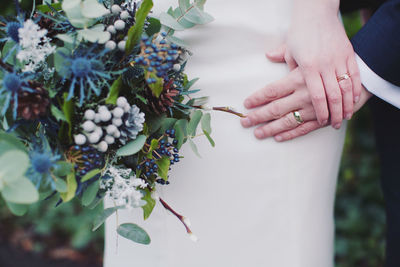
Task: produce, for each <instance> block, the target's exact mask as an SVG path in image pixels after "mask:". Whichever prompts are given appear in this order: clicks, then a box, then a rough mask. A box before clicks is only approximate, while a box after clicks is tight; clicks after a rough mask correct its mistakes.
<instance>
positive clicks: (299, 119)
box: [293, 111, 304, 124]
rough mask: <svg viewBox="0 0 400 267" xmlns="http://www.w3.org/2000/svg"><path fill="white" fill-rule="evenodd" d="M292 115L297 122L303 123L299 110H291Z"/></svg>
mask: <svg viewBox="0 0 400 267" xmlns="http://www.w3.org/2000/svg"><path fill="white" fill-rule="evenodd" d="M293 116H294V118H295V119H296V121H297V123H298V124H303V123H304V120H303V118H302V117H301V115H300V112H299V111H293Z"/></svg>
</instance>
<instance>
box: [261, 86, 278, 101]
mask: <svg viewBox="0 0 400 267" xmlns="http://www.w3.org/2000/svg"><path fill="white" fill-rule="evenodd" d="M263 97H264V98H266V99H275V98H277V97H278V90H276V88H275V87H266V88H265V89H264V91H263Z"/></svg>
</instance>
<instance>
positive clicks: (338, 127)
mask: <svg viewBox="0 0 400 267" xmlns="http://www.w3.org/2000/svg"><path fill="white" fill-rule="evenodd" d="M340 126H342V124H341V123H337V124H335V125H334V126H333V127H334V128H335V129H337V130H339V129H340Z"/></svg>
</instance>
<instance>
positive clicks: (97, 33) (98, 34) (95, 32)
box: [77, 24, 111, 44]
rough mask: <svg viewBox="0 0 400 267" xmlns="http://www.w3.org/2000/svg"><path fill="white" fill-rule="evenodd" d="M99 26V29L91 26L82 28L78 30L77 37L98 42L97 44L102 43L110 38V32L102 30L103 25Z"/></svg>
mask: <svg viewBox="0 0 400 267" xmlns="http://www.w3.org/2000/svg"><path fill="white" fill-rule="evenodd" d="M98 25H101V26H100V27H101V28H102V29H101V30H99V29H100V28H99V27H96V28H94V27H92V28H90V29H83V30H78V31H77V32H78V39H84V40H86V41H88V42H91V43H99V44H104V43H105V42H107V41H108V40H110V38H111V34H110V33H109V32H107V31H104V26H102V24H98ZM98 25H96V26H98Z"/></svg>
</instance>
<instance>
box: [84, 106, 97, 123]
mask: <svg viewBox="0 0 400 267" xmlns="http://www.w3.org/2000/svg"><path fill="white" fill-rule="evenodd" d="M95 115H96V112H94V110H92V109H88V110H86V111H85V114H84V117H85V119H87V120H90V121H92V120H94V117H95Z"/></svg>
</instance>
